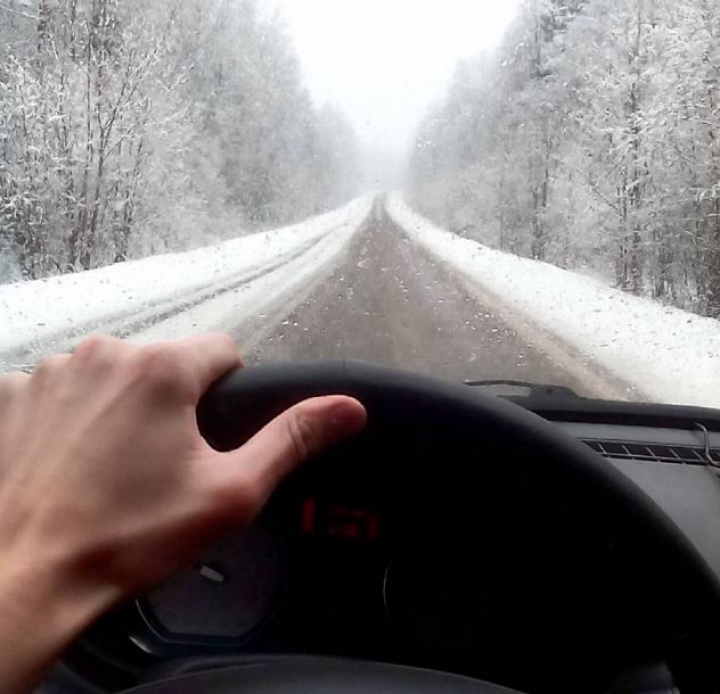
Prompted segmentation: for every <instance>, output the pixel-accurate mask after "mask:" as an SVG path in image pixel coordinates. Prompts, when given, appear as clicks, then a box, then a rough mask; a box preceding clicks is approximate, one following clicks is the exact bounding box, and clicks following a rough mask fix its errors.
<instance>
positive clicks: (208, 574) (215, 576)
mask: <svg viewBox="0 0 720 694" xmlns="http://www.w3.org/2000/svg"><path fill="white" fill-rule="evenodd" d="M200 575H201V576H202V577H203V578H207V580H208V581H212V582H213V583H224V582H225V576H224V575H223V574H221V573H220V572H219V571H218V570H217V569H213V568H212V566H203V567H202V569H200Z"/></svg>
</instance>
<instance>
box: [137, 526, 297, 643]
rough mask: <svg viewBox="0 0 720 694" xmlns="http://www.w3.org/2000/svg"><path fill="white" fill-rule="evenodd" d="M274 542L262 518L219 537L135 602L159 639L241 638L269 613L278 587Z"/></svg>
mask: <svg viewBox="0 0 720 694" xmlns="http://www.w3.org/2000/svg"><path fill="white" fill-rule="evenodd" d="M283 577H284V567H283V561H282V551H281V546H280V541H279V539H278V537H277V535H276V534H275V532H274V531H273V530H272V528H271V527H270V526H269V525H268V524H267V522H265V521H258V522H257V523H255V524H254V525H253V526H252V527H251V528H249V529H248V530H246V531H245V532H243V533H237V534H234V535H232V536H230V537H227V538H225V539H224V540H223V541H222V542H220V543H219V544H218V545H216V546H215V547H213V548H212V549H211V550H209V551H208V552H206V553H205V554H204V555H202V556H201V558H200V559H199V560H198V561H197V562H195V564H193V566H191V567H189V568H188V569H185V570H184V571H181V572H180V573H178V574H176V575H175V576H173V577H172V578H171V579H170V580H169V581H167V582H166V583H164V584H163V585H161V586H160V587H159V588H157V589H155V590H154V591H153V592H152V593H150V594H149V595H147V596H146V597H145V598H143V599H141V600H139V601H138V603H137V605H138V608H139V610H140V613H141V615H142V617H143V619H144V621H145V623H146V625H147V626H148V627H149V628H150V629H151V631H152V632H153V633H154V634H155V635H156V636H157V637H159V638H160V639H161V640H162V641H165V642H167V643H181V644H190V645H192V644H198V645H203V644H210V643H222V642H227V643H228V644H230V643H236V642H241V641H246V640H247V639H249V638H250V637H251V636H253V635H254V634H255V633H256V632H257V631H258V630H259V629H260V628H261V627H262V626H263V625H264V624H265V623H266V622H267V621H268V620H269V619H270V618H271V617H272V615H273V613H274V611H275V608H276V607H277V605H278V602H279V599H280V596H281V594H282V591H283V587H284V578H283Z"/></svg>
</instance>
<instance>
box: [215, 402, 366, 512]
mask: <svg viewBox="0 0 720 694" xmlns="http://www.w3.org/2000/svg"><path fill="white" fill-rule="evenodd" d="M366 421H367V414H366V412H365V408H364V407H363V406H362V405H361V404H360V403H359V402H358V401H357V400H354V399H353V398H349V397H346V396H341V395H333V396H327V397H321V398H313V399H311V400H305V401H304V402H301V403H299V404H297V405H295V406H294V407H291V408H290V409H289V410H286V411H285V412H283V414H281V415H280V416H278V417H276V418H275V419H274V420H273V421H272V422H270V423H269V424H268V425H267V426H265V427H264V428H263V429H262V430H261V431H260V432H258V433H257V434H256V435H255V436H254V437H253V438H252V439H250V441H248V442H247V443H246V444H245V445H244V446H242V447H241V448H239V449H238V450H236V451H233V452H231V453H225V454H224V457H226V459H227V462H228V463H229V465H228V466H227V468H226V469H228V471H229V472H230V476H231V479H230V480H229V481H228V482H229V484H231V485H237V489H236V490H237V491H238V492H240V493H241V494H242V492H243V491H244V492H245V494H243V496H244V498H245V499H247V498H248V496H249V497H250V498H252V500H253V501H254V502H255V503H256V504H257V505H258V508H257V509H255V511H256V512H259V511H260V508H261V507H262V505H263V504H264V503H265V501H267V499H268V497H269V496H270V494H272V492H273V490H274V489H275V487H276V486H277V485H278V483H279V482H280V481H281V480H282V479H283V478H284V477H285V476H286V475H287V474H288V473H290V472H292V471H293V470H294V469H295V468H296V467H298V466H299V465H300V464H301V463H303V462H304V461H306V460H307V459H308V458H311V457H312V456H315V455H318V454H320V453H322V452H323V451H325V450H327V449H328V448H331V447H332V446H334V445H335V444H338V443H340V442H341V441H343V440H344V439H347V438H349V437H351V436H353V435H354V434H358V433H359V432H360V431H361V430H362V429H363V428H364V427H365V424H366ZM245 510H247V509H245Z"/></svg>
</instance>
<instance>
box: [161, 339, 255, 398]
mask: <svg viewBox="0 0 720 694" xmlns="http://www.w3.org/2000/svg"><path fill="white" fill-rule="evenodd" d="M167 347H168V348H169V349H170V350H171V351H172V353H173V355H174V357H175V358H176V359H177V360H178V362H179V363H180V364H181V365H182V366H183V369H185V370H186V373H188V374H191V375H192V377H193V381H194V385H195V387H196V392H195V393H193V395H194V397H195V399H196V400H199V399H200V398H201V397H202V395H203V394H204V393H205V391H206V390H207V389H208V388H209V387H210V386H211V385H212V384H213V383H215V381H217V380H218V379H219V378H220V377H221V376H224V375H225V374H227V373H228V372H230V371H233V370H235V369H240V368H242V366H243V360H242V357H241V356H240V351H239V349H238V346H237V344H236V343H235V340H233V339H232V338H231V337H230V335H227V334H225V333H208V334H205V335H195V336H193V337H189V338H187V339H185V340H180V341H178V342H174V343H169V344H168V345H167Z"/></svg>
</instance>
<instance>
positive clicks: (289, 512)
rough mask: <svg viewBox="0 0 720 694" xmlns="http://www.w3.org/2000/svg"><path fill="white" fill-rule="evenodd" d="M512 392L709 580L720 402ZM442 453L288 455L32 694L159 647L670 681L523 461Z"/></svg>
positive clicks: (622, 583) (573, 682)
mask: <svg viewBox="0 0 720 694" xmlns="http://www.w3.org/2000/svg"><path fill="white" fill-rule="evenodd" d="M511 399H512V400H514V401H515V402H516V403H517V404H520V405H521V406H523V407H526V408H528V409H531V410H533V411H534V412H536V413H537V414H539V415H540V416H542V417H544V418H546V419H548V420H550V421H553V422H555V423H556V424H557V425H558V426H560V427H562V428H563V429H564V430H565V431H567V432H568V433H569V434H571V435H572V436H574V437H576V438H578V439H580V440H582V441H584V442H585V443H586V444H587V445H589V446H590V447H592V448H593V449H594V450H596V451H597V452H598V453H600V454H601V455H602V456H603V457H604V458H605V459H606V460H607V464H608V465H613V466H615V467H617V468H618V469H619V470H620V471H621V472H622V473H623V474H625V475H626V476H627V477H628V478H629V479H631V480H632V481H633V482H634V483H635V484H636V485H638V486H639V487H640V488H641V489H643V490H644V491H645V492H646V493H647V494H649V495H650V496H651V497H652V498H653V499H655V500H656V501H657V503H658V504H659V505H660V506H661V507H662V508H663V509H664V510H665V511H666V513H667V514H668V515H669V516H670V518H671V519H672V520H673V521H674V522H675V524H676V525H677V526H678V528H679V529H680V530H681V531H682V532H683V533H684V534H685V535H686V536H687V537H688V539H690V541H691V542H692V544H693V545H694V546H695V547H696V549H697V550H698V551H699V553H700V554H701V555H702V557H703V559H704V560H705V561H706V563H707V564H708V565H709V566H710V567H711V569H712V570H713V571H714V572H715V573H716V575H718V576H720V542H718V541H717V538H720V480H719V479H718V476H717V473H716V469H717V466H720V413H716V412H714V411H710V410H699V409H692V408H667V407H656V406H647V405H631V404H623V403H597V402H594V401H589V400H584V399H581V398H572V397H568V396H566V395H563V396H562V397H557V396H553V395H550V394H548V395H547V396H543V395H540V396H531V397H525V398H511ZM452 455H453V449H452V446H449V447H448V448H447V450H441V449H437V448H433V447H424V446H423V442H422V435H421V432H418V437H417V445H416V446H415V447H410V448H408V447H407V446H406V447H404V448H402V449H398V448H389V449H388V450H387V453H386V455H383V456H381V457H375V458H372V459H368V458H367V457H364V456H363V454H362V451H360V452H359V453H353V451H352V450H351V449H350V448H347V449H346V448H344V447H341V448H339V449H338V450H336V451H334V452H333V453H332V454H330V455H329V456H326V457H325V458H322V459H319V460H317V461H314V462H313V463H311V464H309V465H307V466H306V467H305V468H304V469H302V470H301V471H299V472H297V473H296V474H294V475H293V476H291V477H290V478H289V479H288V480H287V481H286V482H285V483H283V484H282V485H281V487H280V488H279V489H278V491H277V492H276V494H275V495H274V496H273V498H272V499H271V501H270V503H269V504H268V506H267V508H266V509H265V511H264V513H263V515H262V516H261V517H260V518H259V519H258V520H257V521H256V523H255V525H254V526H253V527H252V528H251V529H250V531H248V532H245V533H237V532H234V533H229V534H228V535H227V536H226V537H224V538H223V539H222V540H221V541H220V542H219V543H218V544H217V545H216V546H215V547H212V548H209V549H208V551H207V552H206V553H205V554H204V555H203V556H202V557H200V558H199V559H198V560H197V562H195V563H194V564H193V565H192V566H190V567H187V569H186V570H184V571H183V572H181V573H179V574H177V575H176V576H174V577H172V578H171V579H170V580H169V581H167V582H166V583H165V584H163V585H162V586H159V587H158V588H156V589H155V590H154V591H152V592H150V593H149V594H147V595H143V596H138V597H137V598H136V599H134V600H132V601H129V602H128V603H126V604H124V605H121V606H119V607H118V608H117V609H115V610H114V611H113V612H112V613H110V614H108V615H106V616H105V617H103V618H102V619H101V620H100V621H98V623H96V624H95V625H94V626H93V627H92V628H91V629H89V630H88V632H87V633H86V634H85V635H84V636H83V638H82V639H81V640H80V641H79V642H77V643H76V644H75V645H74V646H73V647H72V648H71V649H70V650H69V651H68V653H66V655H65V657H64V658H63V661H62V663H61V664H60V665H58V667H57V669H56V671H55V672H54V674H53V677H52V678H51V680H49V681H48V682H47V683H46V684H45V685H44V686H43V688H42V689H41V691H42V692H43V694H51V693H52V694H60V693H61V692H71V691H72V692H75V693H81V692H117V691H122V690H124V689H127V688H130V687H133V686H136V685H137V684H138V683H142V682H145V681H151V680H152V679H153V678H154V677H155V676H157V675H158V673H162V674H163V676H166V675H167V673H168V672H173V668H174V667H176V665H177V664H178V663H183V664H187V663H191V664H192V667H200V668H202V667H204V666H205V665H203V664H204V663H206V664H207V666H208V667H210V666H211V665H212V664H213V663H215V664H218V663H220V664H222V663H224V662H227V663H233V662H237V661H238V660H242V659H252V658H260V657H272V656H274V655H278V654H321V655H324V656H338V657H352V658H359V659H366V660H372V661H382V662H391V663H402V664H408V665H415V666H419V667H425V668H434V669H438V670H444V671H449V672H455V673H460V674H464V675H468V676H471V677H477V678H480V679H484V680H489V681H493V682H497V683H499V684H503V685H506V686H509V687H514V688H517V689H519V690H520V691H525V692H528V693H529V694H533V693H534V692H538V694H540V693H544V692H555V693H558V692H559V693H562V692H568V693H570V692H576V691H583V692H588V693H592V692H597V693H598V694H600V693H605V692H607V693H610V692H620V691H638V692H639V691H657V692H661V691H671V690H673V689H674V687H676V686H677V684H678V683H677V681H676V678H674V676H673V674H671V671H673V668H674V664H673V660H674V659H676V660H677V659H678V658H682V657H683V656H682V655H679V654H678V653H677V652H676V650H675V645H673V644H671V643H670V641H669V640H668V639H667V638H666V634H665V633H664V631H663V615H662V613H661V610H658V606H657V605H650V604H646V603H645V602H644V600H643V591H644V589H645V587H644V586H643V585H642V583H641V582H638V581H635V580H634V579H632V578H630V574H629V572H628V571H627V570H626V566H625V564H624V562H625V560H626V558H623V557H621V556H618V554H617V553H614V552H613V548H611V547H608V546H607V541H606V538H605V537H603V536H602V533H601V532H600V531H599V530H598V529H597V528H594V527H593V526H592V523H588V522H587V521H586V520H585V519H584V518H583V517H582V514H581V512H580V510H579V509H576V508H573V505H572V501H569V502H568V501H567V500H563V499H560V498H559V497H556V496H554V492H553V490H552V489H543V487H542V484H541V480H542V471H541V470H537V472H536V473H535V472H532V471H531V472H530V473H528V472H527V471H525V472H523V473H522V476H523V478H522V479H518V478H514V477H513V476H512V474H511V473H510V472H508V471H512V469H513V466H514V464H515V461H513V460H512V459H508V460H495V461H493V464H494V465H495V466H496V467H497V469H498V470H503V473H502V475H501V476H499V477H497V478H494V484H493V486H492V488H490V487H489V486H486V485H483V484H481V483H478V484H469V483H467V481H463V480H459V479H458V480H453V479H451V478H449V477H448V476H447V475H445V474H444V470H445V469H447V465H448V456H452ZM494 455H496V454H494ZM400 458H402V459H403V460H405V462H404V463H403V464H402V465H399V466H398V465H397V464H396V463H397V461H398V460H399V459H400ZM483 460H484V459H483V440H482V435H481V432H479V435H478V447H477V464H478V465H482V464H483ZM511 482H512V483H511ZM503 485H505V486H503ZM186 666H187V665H184V666H183V667H186Z"/></svg>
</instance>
